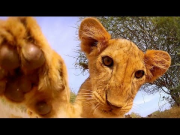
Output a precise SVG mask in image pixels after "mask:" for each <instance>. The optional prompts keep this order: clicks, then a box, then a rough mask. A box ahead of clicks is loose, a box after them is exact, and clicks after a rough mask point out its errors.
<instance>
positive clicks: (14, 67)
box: [0, 17, 68, 117]
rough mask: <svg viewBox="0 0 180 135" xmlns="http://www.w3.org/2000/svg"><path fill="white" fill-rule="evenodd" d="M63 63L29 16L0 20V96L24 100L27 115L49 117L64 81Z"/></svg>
mask: <svg viewBox="0 0 180 135" xmlns="http://www.w3.org/2000/svg"><path fill="white" fill-rule="evenodd" d="M52 62H54V63H52ZM63 64H64V63H63V61H62V59H61V58H60V56H58V55H57V54H56V53H55V52H54V51H53V50H52V49H51V48H50V46H49V45H48V44H47V41H46V39H45V38H44V37H43V35H42V33H41V30H40V27H39V26H38V25H37V23H36V21H35V20H34V19H33V18H31V17H12V18H8V19H7V20H5V21H0V96H5V97H6V98H7V99H8V101H9V102H13V103H17V104H18V103H24V104H26V105H27V108H28V109H30V111H28V114H30V116H32V112H35V114H36V115H37V116H36V117H41V116H42V117H50V116H51V115H48V116H46V115H47V114H50V113H51V112H52V114H55V112H56V110H55V108H54V102H55V99H58V98H60V97H61V95H60V93H62V90H64V89H65V85H66V78H65V77H64V78H63V77H62V78H61V76H63V75H64V72H65V71H64V67H63V66H62V65H63ZM60 73H61V74H60ZM66 96H67V95H66ZM67 98H68V97H67ZM65 100H67V99H65ZM57 101H58V100H57ZM59 101H60V100H59ZM31 110H32V111H31ZM30 112H31V113H30Z"/></svg>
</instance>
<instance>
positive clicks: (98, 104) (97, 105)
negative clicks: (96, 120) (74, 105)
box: [92, 103, 100, 115]
mask: <svg viewBox="0 0 180 135" xmlns="http://www.w3.org/2000/svg"><path fill="white" fill-rule="evenodd" d="M99 106H100V103H97V104H96V106H95V109H94V110H93V112H92V114H93V115H94V113H95V111H96V109H97V108H98V107H99Z"/></svg>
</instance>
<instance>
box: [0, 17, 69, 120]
mask: <svg viewBox="0 0 180 135" xmlns="http://www.w3.org/2000/svg"><path fill="white" fill-rule="evenodd" d="M3 42H6V43H8V44H9V45H11V46H15V47H16V48H17V51H18V53H19V55H20V56H21V57H22V50H21V48H22V47H23V46H24V45H26V44H27V43H29V42H31V43H33V44H35V45H36V46H38V47H39V48H40V49H41V50H42V51H43V54H44V56H45V60H46V61H45V64H44V65H43V66H42V67H40V68H39V69H38V71H37V74H38V75H39V84H38V86H34V87H33V90H31V92H29V93H27V94H26V95H25V100H24V101H23V102H22V103H15V104H23V105H26V106H27V108H28V110H27V113H28V114H33V115H32V116H30V117H69V116H67V113H64V111H66V108H67V107H68V106H69V96H70V91H69V86H68V81H67V79H68V78H67V69H66V66H65V63H64V61H63V59H62V58H61V57H60V56H59V55H58V54H57V53H56V52H55V51H53V50H52V49H51V47H50V46H49V44H48V42H47V40H46V38H45V37H44V36H43V34H42V32H41V29H40V27H39V26H38V24H37V22H36V20H35V19H33V18H31V17H25V18H24V17H10V18H8V19H7V20H5V21H1V22H0V44H3ZM21 70H22V71H23V72H24V74H25V75H27V74H28V75H31V73H28V72H27V71H26V69H25V68H24V67H23V65H21ZM2 97H3V98H4V95H1V98H2ZM5 99H6V98H5ZM39 100H47V101H48V102H49V103H50V104H52V108H53V109H52V111H51V113H50V114H48V115H46V116H39V115H38V114H37V113H36V112H35V109H34V104H35V103H36V102H37V101H39ZM6 102H11V101H9V100H8V99H6Z"/></svg>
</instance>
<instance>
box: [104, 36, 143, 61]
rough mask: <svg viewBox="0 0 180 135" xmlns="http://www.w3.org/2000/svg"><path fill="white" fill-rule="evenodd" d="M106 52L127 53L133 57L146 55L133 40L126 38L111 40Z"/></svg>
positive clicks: (114, 53) (126, 54)
mask: <svg viewBox="0 0 180 135" xmlns="http://www.w3.org/2000/svg"><path fill="white" fill-rule="evenodd" d="M112 50H113V51H112ZM106 53H110V55H113V56H116V55H117V56H120V55H125V56H126V57H128V55H129V54H130V56H131V57H139V58H143V57H144V53H143V52H142V51H141V50H140V49H139V48H138V47H137V46H136V45H135V44H134V43H133V42H131V41H129V40H126V39H111V40H109V42H108V47H107V49H106Z"/></svg>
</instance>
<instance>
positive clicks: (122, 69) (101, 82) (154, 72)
mask: <svg viewBox="0 0 180 135" xmlns="http://www.w3.org/2000/svg"><path fill="white" fill-rule="evenodd" d="M79 38H80V40H81V49H82V51H83V52H85V54H86V57H87V59H88V67H89V74H90V75H89V78H87V80H86V81H85V82H84V83H83V84H82V86H81V88H80V90H79V92H78V95H77V99H76V101H75V106H78V107H79V110H81V113H80V116H81V117H85V118H106V117H110V118H111V117H112V118H113V117H119V118H121V117H124V114H125V113H127V112H128V111H129V110H130V109H131V108H132V105H133V100H134V98H135V96H136V94H137V92H138V90H139V88H140V87H141V86H142V85H143V84H144V83H147V82H153V81H155V80H156V79H157V78H159V77H160V76H162V75H163V74H164V73H165V72H166V71H167V70H168V68H169V66H170V64H171V57H170V55H169V54H168V53H167V52H164V51H160V50H147V52H146V53H143V52H142V51H141V50H140V49H139V48H138V47H137V46H136V45H135V44H134V43H133V42H131V41H129V40H126V39H111V36H110V34H109V33H108V32H107V31H106V29H105V28H104V27H103V26H102V24H101V23H100V22H99V21H98V20H97V19H95V18H86V19H84V20H83V21H82V23H81V25H80V28H79Z"/></svg>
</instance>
